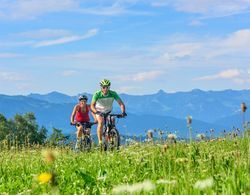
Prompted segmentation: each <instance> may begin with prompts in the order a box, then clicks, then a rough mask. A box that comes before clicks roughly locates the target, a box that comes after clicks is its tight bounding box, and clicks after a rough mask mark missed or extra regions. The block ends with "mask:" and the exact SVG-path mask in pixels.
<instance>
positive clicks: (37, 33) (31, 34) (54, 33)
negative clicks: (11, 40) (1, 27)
mask: <svg viewBox="0 0 250 195" xmlns="http://www.w3.org/2000/svg"><path fill="white" fill-rule="evenodd" d="M70 34H71V33H70V32H69V31H68V30H64V29H48V28H45V29H39V30H33V31H27V32H22V33H17V34H14V36H17V37H22V38H30V39H42V38H54V37H62V36H69V35H70Z"/></svg>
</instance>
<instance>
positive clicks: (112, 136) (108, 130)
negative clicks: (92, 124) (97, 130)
mask: <svg viewBox="0 0 250 195" xmlns="http://www.w3.org/2000/svg"><path fill="white" fill-rule="evenodd" d="M102 116H103V118H104V124H103V131H102V132H103V138H104V139H103V140H104V151H107V150H114V149H117V150H119V147H120V133H119V130H118V129H117V128H116V126H115V118H124V117H125V116H123V115H122V114H110V113H106V114H104V113H102Z"/></svg>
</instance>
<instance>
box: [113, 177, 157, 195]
mask: <svg viewBox="0 0 250 195" xmlns="http://www.w3.org/2000/svg"><path fill="white" fill-rule="evenodd" d="M154 189H155V185H154V184H153V183H152V182H151V181H149V180H145V181H144V182H142V183H135V184H132V185H128V184H125V185H118V186H116V187H114V188H113V193H114V194H119V193H125V192H128V193H135V192H140V191H144V192H149V191H152V190H154Z"/></svg>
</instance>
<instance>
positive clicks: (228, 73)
mask: <svg viewBox="0 0 250 195" xmlns="http://www.w3.org/2000/svg"><path fill="white" fill-rule="evenodd" d="M249 78H250V73H249V70H246V69H228V70H224V71H221V72H219V73H217V74H214V75H207V76H203V77H198V78H194V79H193V80H197V81H199V80H216V79H229V80H232V81H233V82H235V83H239V84H244V83H249V82H250V79H249Z"/></svg>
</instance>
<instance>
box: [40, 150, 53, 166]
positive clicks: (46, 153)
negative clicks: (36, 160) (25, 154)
mask: <svg viewBox="0 0 250 195" xmlns="http://www.w3.org/2000/svg"><path fill="white" fill-rule="evenodd" d="M42 155H43V156H44V159H45V161H46V162H48V163H52V162H53V161H54V160H55V159H56V157H55V154H54V153H53V152H52V151H49V150H44V151H42Z"/></svg>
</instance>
